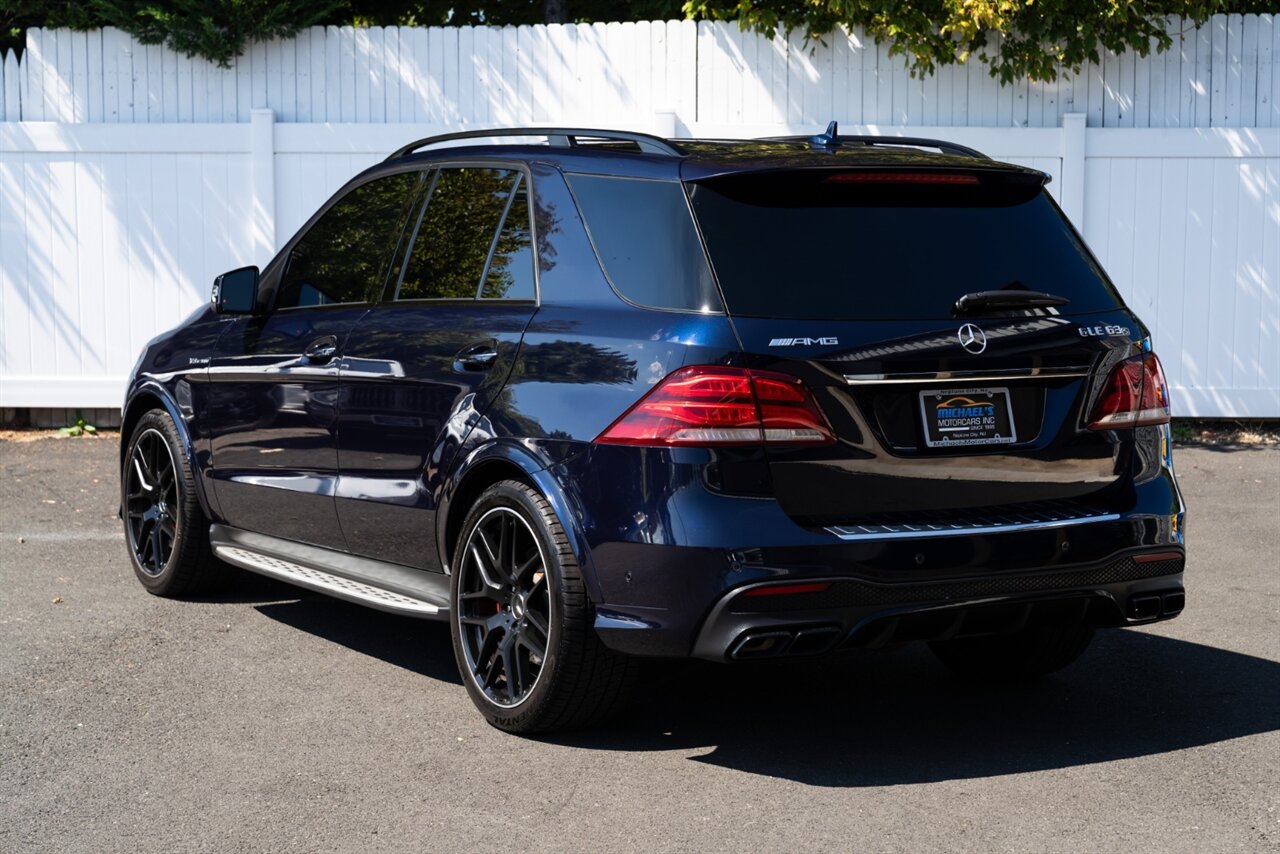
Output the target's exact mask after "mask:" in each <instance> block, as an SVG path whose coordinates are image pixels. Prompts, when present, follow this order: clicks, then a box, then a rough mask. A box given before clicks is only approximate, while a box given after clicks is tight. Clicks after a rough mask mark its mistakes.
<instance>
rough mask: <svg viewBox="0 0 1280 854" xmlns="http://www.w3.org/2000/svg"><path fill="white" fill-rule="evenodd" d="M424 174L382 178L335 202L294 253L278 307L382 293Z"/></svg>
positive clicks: (356, 300)
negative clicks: (406, 218)
mask: <svg viewBox="0 0 1280 854" xmlns="http://www.w3.org/2000/svg"><path fill="white" fill-rule="evenodd" d="M421 180H422V173H420V172H405V173H401V174H399V175H388V176H387V177H385V178H378V179H376V180H373V181H370V182H369V183H367V184H361V185H360V186H359V187H356V188H355V189H354V190H352V191H351V192H349V193H347V194H346V195H345V196H343V197H342V198H341V199H340V200H339V201H338V202H337V203H336V204H334V205H333V207H331V208H329V210H328V211H326V212H325V213H324V215H323V216H321V217H320V219H319V220H317V221H316V222H315V224H314V225H312V226H311V228H310V229H309V230H308V231H307V233H306V234H305V235H303V237H302V239H301V240H299V241H298V243H297V244H296V245H295V246H294V247H293V249H292V251H291V252H290V253H289V260H288V264H287V266H286V267H285V271H284V275H283V277H282V278H281V282H280V291H279V295H278V296H277V298H276V308H294V307H297V306H317V305H334V304H339V303H360V302H371V301H373V300H374V299H376V298H377V296H378V294H380V293H381V292H382V289H383V287H384V284H385V282H386V276H387V266H388V263H389V261H390V259H391V255H392V253H393V252H394V251H395V244H396V242H397V240H398V239H399V237H400V231H401V228H402V226H403V224H404V219H405V217H406V216H407V214H408V209H409V206H410V205H411V204H412V203H413V200H414V196H415V194H416V191H417V189H418V182H419V181H421Z"/></svg>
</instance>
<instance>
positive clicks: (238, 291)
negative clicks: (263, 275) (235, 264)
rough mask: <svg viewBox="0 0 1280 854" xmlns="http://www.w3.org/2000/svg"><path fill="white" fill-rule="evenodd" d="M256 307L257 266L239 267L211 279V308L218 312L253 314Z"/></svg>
mask: <svg viewBox="0 0 1280 854" xmlns="http://www.w3.org/2000/svg"><path fill="white" fill-rule="evenodd" d="M257 307H258V268H257V267H241V268H240V269H238V270H232V271H230V272H229V273H223V274H222V275H221V276H219V277H218V278H216V279H214V280H213V310H214V311H216V312H217V313H218V314H253V312H254V310H255V309H256V308H257Z"/></svg>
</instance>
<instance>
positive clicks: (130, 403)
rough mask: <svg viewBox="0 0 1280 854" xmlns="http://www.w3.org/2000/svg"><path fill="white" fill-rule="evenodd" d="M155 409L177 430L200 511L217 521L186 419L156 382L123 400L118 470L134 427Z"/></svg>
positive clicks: (136, 389)
mask: <svg viewBox="0 0 1280 854" xmlns="http://www.w3.org/2000/svg"><path fill="white" fill-rule="evenodd" d="M155 409H162V410H164V411H165V412H166V413H168V415H169V418H170V419H171V420H172V421H173V424H174V426H175V427H176V428H177V430H178V438H179V440H180V441H181V442H182V455H183V456H184V457H185V458H186V460H187V465H189V466H190V467H191V472H192V474H193V475H194V476H195V478H194V479H195V483H196V498H197V499H198V500H199V502H200V508H201V509H202V510H203V511H204V514H205V516H207V517H208V518H210V519H214V518H217V517H216V514H214V513H212V512H211V508H210V506H209V500H208V497H207V496H206V495H205V493H204V480H203V478H202V477H201V471H200V467H199V465H197V462H196V454H195V445H194V443H193V442H192V439H191V430H190V427H189V426H188V425H187V421H186V419H185V418H183V417H182V410H181V408H180V407H179V406H178V404H177V403H176V402H175V401H174V400H173V398H172V396H171V395H170V394H169V392H168V391H167V390H166V389H165V388H164V387H163V386H161V385H159V384H156V383H144V384H143V385H140V386H138V387H137V388H135V389H134V390H133V391H132V392H130V394H129V397H128V399H127V400H126V401H125V404H124V409H123V411H122V414H121V418H120V463H119V467H123V466H124V457H125V454H126V453H127V452H128V450H129V440H130V439H131V438H132V436H133V429H134V427H136V426H137V424H138V421H139V420H141V418H142V416H144V415H146V414H147V413H148V412H151V411H152V410H155Z"/></svg>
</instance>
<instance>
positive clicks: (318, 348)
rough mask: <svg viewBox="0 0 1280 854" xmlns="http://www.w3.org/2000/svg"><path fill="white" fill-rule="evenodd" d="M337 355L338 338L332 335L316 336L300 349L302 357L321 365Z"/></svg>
mask: <svg viewBox="0 0 1280 854" xmlns="http://www.w3.org/2000/svg"><path fill="white" fill-rule="evenodd" d="M336 355H338V339H337V337H336V336H333V335H326V336H324V337H323V338H317V339H316V340H314V341H312V342H311V343H310V344H308V345H307V349H305V350H303V351H302V358H304V359H306V360H307V361H308V362H311V363H313V364H319V365H323V364H324V363H325V362H328V361H330V360H331V359H333V357H334V356H336Z"/></svg>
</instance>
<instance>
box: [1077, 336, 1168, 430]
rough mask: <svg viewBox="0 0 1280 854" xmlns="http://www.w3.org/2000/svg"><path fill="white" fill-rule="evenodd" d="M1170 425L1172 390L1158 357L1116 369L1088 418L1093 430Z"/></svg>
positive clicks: (1136, 359) (1137, 358)
mask: <svg viewBox="0 0 1280 854" xmlns="http://www.w3.org/2000/svg"><path fill="white" fill-rule="evenodd" d="M1168 423H1169V386H1168V384H1167V383H1166V382H1165V380H1164V369H1163V368H1161V367H1160V360H1159V359H1158V358H1156V354H1155V353H1147V354H1145V355H1142V356H1134V357H1133V358H1130V359H1125V360H1124V361H1123V362H1121V363H1120V364H1118V365H1116V367H1115V370H1113V371H1112V372H1111V376H1110V377H1108V378H1107V386H1106V388H1105V389H1103V391H1102V395H1101V396H1100V397H1099V398H1098V402H1097V403H1095V404H1094V406H1093V414H1092V415H1090V416H1089V429H1090V430H1111V429H1115V428H1119V427H1141V426H1144V425H1148V424H1168Z"/></svg>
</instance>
